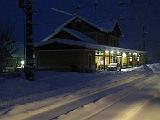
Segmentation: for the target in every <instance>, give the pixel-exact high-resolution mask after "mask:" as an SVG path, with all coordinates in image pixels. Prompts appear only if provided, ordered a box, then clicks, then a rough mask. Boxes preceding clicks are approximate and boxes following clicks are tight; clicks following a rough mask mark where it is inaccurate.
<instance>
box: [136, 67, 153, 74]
mask: <svg viewBox="0 0 160 120" xmlns="http://www.w3.org/2000/svg"><path fill="white" fill-rule="evenodd" d="M134 71H136V72H142V73H143V72H145V73H153V71H152V69H151V68H150V67H148V66H147V65H141V66H140V67H137V68H136V69H134Z"/></svg>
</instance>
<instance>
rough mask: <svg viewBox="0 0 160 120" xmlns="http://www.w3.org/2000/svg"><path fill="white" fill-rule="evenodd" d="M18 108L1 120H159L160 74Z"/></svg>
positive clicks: (122, 81)
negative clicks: (51, 102) (27, 107)
mask: <svg viewBox="0 0 160 120" xmlns="http://www.w3.org/2000/svg"><path fill="white" fill-rule="evenodd" d="M17 109H18V111H19V112H17V110H16V109H13V110H12V111H13V112H12V111H10V112H9V113H8V114H6V115H4V116H2V117H0V120H14V119H16V120H160V115H159V113H160V75H159V74H151V75H145V74H144V75H143V74H142V75H140V76H134V77H130V78H127V79H123V80H120V81H117V82H113V83H110V84H108V85H107V86H103V87H101V88H97V89H95V90H94V91H93V90H92V91H90V90H89V89H86V90H84V92H82V94H81V95H79V96H66V97H64V99H61V100H58V101H55V102H54V104H50V105H48V106H42V107H40V108H38V109H37V108H36V109H34V110H28V111H26V110H24V109H25V106H24V107H21V106H20V108H17ZM21 109H22V110H21ZM15 111H16V112H15ZM20 111H21V112H20ZM23 111H24V112H23Z"/></svg>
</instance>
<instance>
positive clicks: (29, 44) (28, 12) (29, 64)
mask: <svg viewBox="0 0 160 120" xmlns="http://www.w3.org/2000/svg"><path fill="white" fill-rule="evenodd" d="M19 7H20V8H22V9H23V11H24V13H25V17H26V20H25V21H26V26H25V28H26V30H25V42H24V45H25V66H24V72H25V76H26V79H27V80H34V74H35V69H34V58H33V55H34V46H33V41H32V14H33V10H32V0H19Z"/></svg>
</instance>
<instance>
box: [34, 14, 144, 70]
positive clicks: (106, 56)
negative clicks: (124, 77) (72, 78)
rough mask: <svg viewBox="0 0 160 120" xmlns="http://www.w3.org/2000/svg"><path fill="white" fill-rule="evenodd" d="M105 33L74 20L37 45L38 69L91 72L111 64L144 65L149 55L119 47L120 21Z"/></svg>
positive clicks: (92, 25)
mask: <svg viewBox="0 0 160 120" xmlns="http://www.w3.org/2000/svg"><path fill="white" fill-rule="evenodd" d="M110 26H111V28H108V29H104V28H102V27H99V26H97V25H95V24H93V23H91V22H89V21H87V20H86V19H84V18H82V17H80V16H75V17H73V18H72V19H70V20H68V21H67V22H66V23H64V24H63V25H61V26H60V27H58V28H57V29H56V30H55V32H54V33H52V34H51V35H49V36H48V37H47V38H45V39H44V40H42V41H41V42H39V43H37V44H35V50H36V53H35V58H36V60H35V62H36V68H37V69H46V70H55V71H77V72H92V71H96V70H105V69H107V66H108V65H109V64H110V63H118V64H119V65H120V66H121V67H122V68H127V67H135V66H140V65H143V64H145V62H146V52H145V51H138V50H131V49H124V48H121V47H119V42H120V38H121V36H122V32H121V29H120V26H119V24H118V22H117V21H115V22H114V23H113V24H110Z"/></svg>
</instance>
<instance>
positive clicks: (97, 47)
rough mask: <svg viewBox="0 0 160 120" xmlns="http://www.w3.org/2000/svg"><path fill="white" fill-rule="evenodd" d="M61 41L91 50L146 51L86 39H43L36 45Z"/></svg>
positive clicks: (61, 42)
mask: <svg viewBox="0 0 160 120" xmlns="http://www.w3.org/2000/svg"><path fill="white" fill-rule="evenodd" d="M54 42H56V43H60V44H66V45H76V46H81V47H85V48H88V49H91V50H110V51H122V52H138V53H145V52H144V51H138V50H131V49H125V48H120V47H111V46H106V45H98V44H92V43H86V42H84V41H75V40H69V39H60V38H55V39H50V40H49V41H43V42H40V43H38V44H36V45H35V47H38V46H42V45H47V44H50V43H54Z"/></svg>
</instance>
